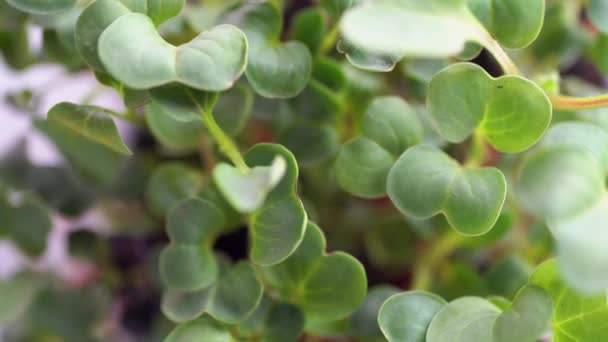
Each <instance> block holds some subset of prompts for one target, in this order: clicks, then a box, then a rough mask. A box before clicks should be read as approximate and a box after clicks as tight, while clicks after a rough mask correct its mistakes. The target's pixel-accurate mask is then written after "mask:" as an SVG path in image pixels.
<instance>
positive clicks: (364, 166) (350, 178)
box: [335, 137, 396, 198]
mask: <svg viewBox="0 0 608 342" xmlns="http://www.w3.org/2000/svg"><path fill="white" fill-rule="evenodd" d="M395 161H396V158H395V157H394V156H393V155H391V154H390V153H389V152H387V151H386V150H385V149H383V148H382V147H381V146H380V145H378V144H377V143H376V142H374V141H373V140H370V139H368V138H365V137H358V138H355V139H353V140H350V141H349V142H347V143H346V144H344V146H342V148H341V150H340V153H339V154H338V158H337V159H336V163H335V173H336V180H337V181H338V184H339V185H340V187H341V188H342V189H344V190H346V191H347V192H349V193H351V194H353V195H356V196H359V197H363V198H378V197H382V196H385V195H386V180H387V178H388V175H389V172H390V170H391V168H392V167H393V164H394V163H395Z"/></svg>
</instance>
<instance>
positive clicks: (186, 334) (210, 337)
mask: <svg viewBox="0 0 608 342" xmlns="http://www.w3.org/2000/svg"><path fill="white" fill-rule="evenodd" d="M203 336H204V337H205V341H209V342H233V341H234V339H233V338H232V335H231V334H230V331H229V330H228V329H227V328H225V327H224V326H222V325H221V324H219V323H217V322H215V321H214V320H212V319H211V318H209V317H202V318H200V319H197V320H195V321H192V322H187V323H183V324H180V325H178V326H177V327H175V329H173V331H171V333H170V334H169V336H167V338H166V339H165V342H190V341H197V340H200V339H201V337H203Z"/></svg>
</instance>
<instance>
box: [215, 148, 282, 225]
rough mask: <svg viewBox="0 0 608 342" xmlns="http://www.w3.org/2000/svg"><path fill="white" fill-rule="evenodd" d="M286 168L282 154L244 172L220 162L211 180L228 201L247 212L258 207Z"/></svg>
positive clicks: (279, 179)
mask: <svg viewBox="0 0 608 342" xmlns="http://www.w3.org/2000/svg"><path fill="white" fill-rule="evenodd" d="M286 169H287V162H286V161H285V159H284V158H283V157H282V156H277V157H275V158H274V159H273V161H272V164H270V165H269V166H257V167H253V168H252V169H250V170H248V171H246V172H245V171H241V170H239V169H237V168H235V167H233V166H230V165H228V164H225V163H220V164H218V165H217V166H216V167H215V169H214V170H213V180H214V181H215V184H216V185H217V187H218V189H219V190H220V191H221V192H222V194H223V195H224V197H225V198H226V199H227V200H228V202H230V204H231V205H232V206H233V207H234V208H235V209H236V210H237V211H239V212H241V213H246V214H247V213H252V212H254V211H256V210H258V209H260V207H261V206H262V205H263V204H264V201H265V200H266V196H267V195H268V193H270V192H271V191H272V190H273V189H274V187H275V186H276V185H277V184H279V182H280V181H281V179H282V178H283V176H284V175H285V170H286Z"/></svg>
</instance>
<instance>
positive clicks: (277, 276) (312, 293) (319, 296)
mask: <svg viewBox="0 0 608 342" xmlns="http://www.w3.org/2000/svg"><path fill="white" fill-rule="evenodd" d="M324 250H325V237H324V235H323V233H322V232H321V229H319V227H317V226H316V225H315V224H314V223H309V224H308V226H307V228H306V235H305V236H304V240H303V241H302V243H301V244H300V245H299V246H298V249H297V250H296V251H295V252H294V253H293V254H292V255H291V256H290V257H289V258H287V259H286V260H285V261H283V262H282V263H280V264H278V265H275V266H270V267H263V268H261V269H260V272H261V275H262V277H263V278H264V281H265V283H266V284H267V285H268V286H270V287H271V288H272V289H274V290H275V291H277V293H278V294H279V296H280V298H282V299H283V300H285V301H288V302H290V303H293V304H296V305H298V306H299V307H300V308H301V309H302V310H303V311H304V314H305V316H306V320H307V322H311V321H322V322H329V321H335V320H338V319H341V318H344V317H346V316H348V315H349V314H350V313H352V312H354V311H355V310H356V309H357V308H358V307H359V306H360V305H361V304H362V303H363V301H364V299H365V292H366V290H367V280H366V276H365V271H364V269H363V266H362V265H361V264H360V263H359V262H358V261H357V259H355V258H353V257H352V256H350V255H348V254H346V253H342V252H334V253H331V254H325V252H324Z"/></svg>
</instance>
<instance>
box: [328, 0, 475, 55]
mask: <svg viewBox="0 0 608 342" xmlns="http://www.w3.org/2000/svg"><path fill="white" fill-rule="evenodd" d="M476 26H477V23H476V22H475V20H474V19H472V16H471V15H470V12H469V11H468V9H467V6H466V1H460V0H457V1H444V0H430V1H424V2H420V1H377V2H363V3H362V4H361V5H359V6H356V7H354V8H352V9H350V10H349V11H347V12H346V13H345V14H344V16H343V17H342V20H341V22H340V31H341V33H342V35H343V36H344V37H345V39H346V41H347V42H348V43H350V44H351V45H353V46H355V47H357V48H358V49H361V50H363V51H368V52H370V53H372V54H375V55H382V56H390V57H393V58H394V59H395V60H400V59H401V58H403V57H404V56H425V57H444V56H453V55H457V54H458V53H460V52H461V51H462V50H463V48H464V45H465V43H466V42H467V41H470V40H476V36H477V34H478V33H477V32H476V30H478V29H477V28H476Z"/></svg>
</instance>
